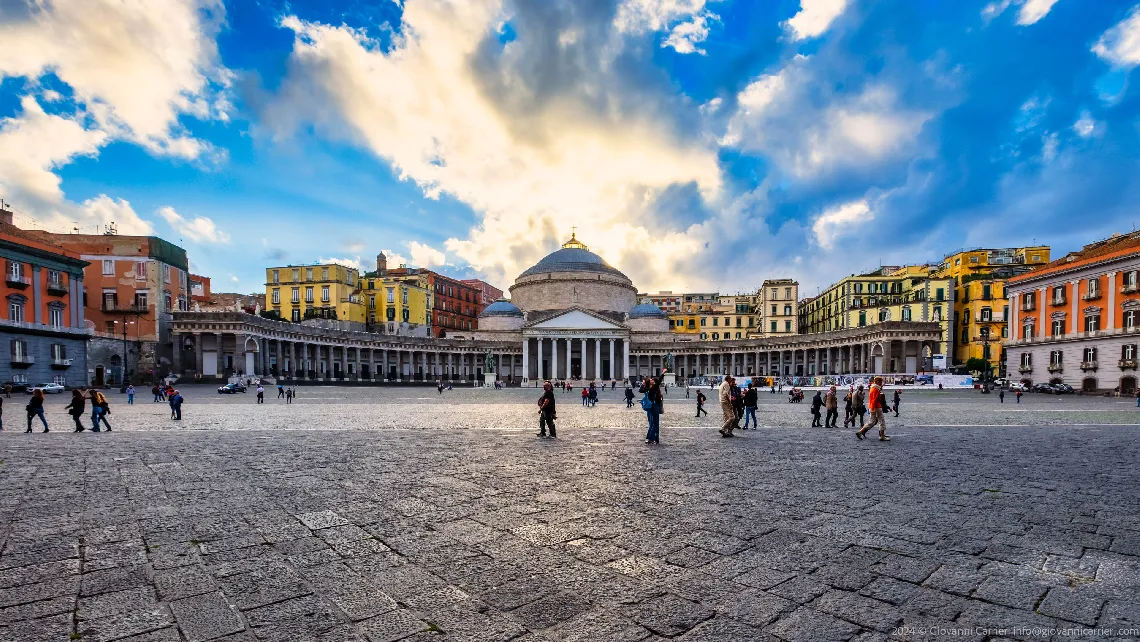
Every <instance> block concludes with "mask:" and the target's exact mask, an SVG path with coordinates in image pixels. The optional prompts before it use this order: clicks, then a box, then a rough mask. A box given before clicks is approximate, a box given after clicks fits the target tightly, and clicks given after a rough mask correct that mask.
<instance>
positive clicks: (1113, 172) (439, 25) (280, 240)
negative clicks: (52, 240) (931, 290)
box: [0, 0, 1140, 295]
mask: <svg viewBox="0 0 1140 642" xmlns="http://www.w3.org/2000/svg"><path fill="white" fill-rule="evenodd" d="M92 15H97V16H99V17H100V18H99V19H98V20H92V19H90V17H91V16H92ZM0 30H2V32H3V33H4V34H5V39H4V40H5V41H4V46H3V47H0V198H2V199H3V200H4V201H5V203H7V204H8V206H9V207H10V208H11V209H13V210H14V211H15V213H16V222H17V224H18V225H20V226H22V227H29V228H31V227H38V228H41V229H49V230H53V231H59V232H66V231H71V230H74V229H78V230H79V231H81V232H84V233H93V232H96V231H102V230H104V229H106V226H108V225H109V224H111V222H114V224H115V227H116V228H117V230H118V232H119V233H121V234H155V235H158V236H160V237H163V238H165V239H167V240H169V241H172V242H175V243H178V244H180V245H182V246H183V247H185V248H186V250H187V253H188V255H189V257H190V261H191V268H192V270H193V271H195V272H197V273H199V274H203V275H205V276H209V277H211V279H212V282H213V289H214V290H215V291H238V292H257V291H263V284H264V278H265V277H264V274H265V272H264V269H265V268H266V267H269V266H276V265H285V264H295V263H309V262H315V261H330V260H335V261H338V262H344V263H347V264H350V265H358V266H359V267H361V268H362V269H365V268H371V267H372V266H374V264H375V256H376V254H377V252H380V251H383V252H384V253H385V254H386V255H387V256H388V257H389V265H390V266H391V265H397V264H401V263H404V264H408V265H413V266H418V267H428V268H432V269H436V270H439V271H441V272H444V273H447V274H452V275H455V276H459V277H463V278H471V277H474V278H483V279H486V280H487V281H489V282H491V283H493V284H495V285H498V286H500V287H504V288H505V287H506V286H508V285H510V284H511V283H512V282H513V280H514V278H515V277H516V276H517V275H518V274H519V273H520V272H521V271H523V270H525V269H526V268H527V267H529V266H530V265H532V264H534V263H535V262H537V261H538V260H539V259H540V258H541V257H542V256H544V255H545V254H547V253H549V252H551V251H553V250H555V249H557V248H558V246H559V245H560V244H561V243H562V242H564V241H565V240H567V239H568V238H569V236H570V234H571V229H572V228H576V231H577V235H578V238H579V239H580V240H581V241H583V242H584V243H586V244H587V245H588V246H589V247H590V249H591V250H593V251H595V252H597V253H598V254H600V255H601V256H602V257H603V258H605V259H606V260H607V261H608V262H609V263H611V264H612V265H614V266H616V267H618V268H620V269H621V270H623V271H624V272H625V273H626V274H628V275H629V276H630V277H631V278H632V279H633V281H634V283H635V284H636V285H637V286H638V287H639V288H640V289H641V290H642V291H656V290H661V289H665V290H673V291H685V290H700V291H707V290H720V291H722V292H744V291H749V290H755V288H756V287H757V286H758V285H759V284H760V282H761V281H762V280H763V279H766V278H787V277H791V278H796V279H799V280H800V282H801V293H802V294H804V295H811V294H814V293H815V292H816V291H817V289H819V288H822V287H826V286H827V285H828V284H829V283H832V282H834V281H836V280H838V279H840V278H842V277H844V276H847V275H849V274H853V273H859V272H865V271H868V270H872V269H875V268H876V267H878V266H880V265H901V264H908V263H922V262H936V261H939V260H940V259H941V258H942V257H943V256H945V255H946V254H949V253H952V252H954V251H956V250H959V249H962V248H967V247H1011V246H1018V245H1027V244H1049V245H1052V246H1053V247H1054V256H1060V255H1062V254H1064V253H1065V252H1069V251H1073V250H1076V249H1079V248H1080V247H1081V246H1082V245H1084V244H1086V243H1090V242H1092V241H1095V240H1098V239H1102V238H1105V237H1108V236H1110V235H1112V234H1114V233H1121V232H1128V231H1131V230H1133V229H1135V227H1136V225H1137V223H1140V209H1138V208H1140V181H1137V180H1136V177H1137V176H1140V109H1138V104H1140V102H1138V101H1140V76H1136V75H1134V73H1133V72H1134V70H1135V68H1136V67H1137V65H1140V4H1137V0H1097V1H1096V2H1088V1H1085V0H993V1H986V2H973V1H970V0H962V1H960V2H945V1H943V0H880V1H874V0H763V1H756V0H738V1H732V0H402V1H394V0H290V1H286V0H232V1H222V0H145V1H140V0H0Z"/></svg>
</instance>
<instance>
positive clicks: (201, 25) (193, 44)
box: [0, 0, 228, 158]
mask: <svg viewBox="0 0 1140 642" xmlns="http://www.w3.org/2000/svg"><path fill="white" fill-rule="evenodd" d="M7 4H11V3H7ZM17 4H19V3H17ZM223 16H224V7H223V5H222V2H221V0H147V1H146V2H123V1H122V0H40V1H37V2H29V3H28V6H27V8H26V10H19V9H12V10H5V9H4V6H3V5H0V28H2V29H3V33H4V46H3V47H2V48H0V78H2V77H5V76H8V77H20V76H23V77H26V78H28V79H31V80H33V81H35V80H38V79H39V78H41V77H42V76H45V75H53V76H55V77H56V78H58V79H59V80H60V81H61V82H63V83H65V84H66V85H67V86H68V87H69V88H70V89H71V91H72V92H73V93H74V99H75V102H76V103H78V104H79V105H80V106H81V107H82V108H83V109H85V110H86V112H87V113H88V114H90V116H91V117H93V118H94V120H95V121H96V122H97V123H98V125H99V128H100V129H102V130H103V131H105V132H107V133H108V134H111V135H113V136H114V137H116V138H125V139H128V140H131V141H134V142H136V143H138V144H140V145H143V146H144V147H146V148H147V149H148V150H150V151H151V152H153V153H158V154H169V155H173V156H180V157H184V158H197V157H198V156H199V155H200V154H201V153H202V152H203V150H204V149H206V146H205V144H204V143H201V142H200V141H197V140H194V139H193V138H190V137H188V136H187V135H185V134H184V133H181V131H180V127H179V126H178V118H179V116H180V115H182V114H189V115H193V116H195V117H198V118H225V112H224V109H225V107H226V105H225V103H224V101H220V100H219V99H218V96H217V95H216V89H217V87H218V86H219V85H222V84H224V83H226V82H227V79H228V78H227V73H226V72H225V71H224V70H223V69H222V68H221V67H220V65H219V63H218V61H217V48H216V46H215V44H214V35H215V34H216V32H217V31H218V29H219V28H220V25H221V22H222V18H223ZM58 96H59V93H58V92H54V93H53V94H52V95H51V97H50V98H48V99H49V100H55V99H57V97H58Z"/></svg>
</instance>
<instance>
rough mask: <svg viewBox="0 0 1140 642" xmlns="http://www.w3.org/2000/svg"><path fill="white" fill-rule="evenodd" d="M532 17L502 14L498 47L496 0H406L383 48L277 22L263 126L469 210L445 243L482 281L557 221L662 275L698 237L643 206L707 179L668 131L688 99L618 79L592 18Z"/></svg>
mask: <svg viewBox="0 0 1140 642" xmlns="http://www.w3.org/2000/svg"><path fill="white" fill-rule="evenodd" d="M692 6H695V5H692ZM536 11H538V9H536V8H534V7H531V6H530V5H520V6H519V7H516V8H515V9H514V10H513V12H512V13H511V14H510V16H511V17H510V19H511V20H512V22H513V23H515V24H516V25H517V27H516V32H517V33H518V39H517V40H514V41H512V42H509V43H507V44H506V45H503V44H502V43H500V42H499V38H498V25H499V24H501V22H502V20H503V18H504V16H503V11H502V8H501V7H500V6H499V4H498V3H497V2H493V1H491V0H481V1H471V2H455V3H440V2H425V1H409V2H408V3H407V5H406V8H405V11H404V16H403V27H402V28H403V32H402V33H401V34H400V36H399V37H398V38H396V40H395V42H394V44H393V46H392V47H391V48H390V49H385V48H382V47H381V46H379V44H378V43H375V42H372V41H370V40H368V39H366V38H365V37H364V36H363V35H362V34H361V33H359V32H357V31H354V30H352V29H350V28H347V27H332V26H327V25H320V24H313V23H308V22H304V21H302V20H299V19H297V18H295V17H288V18H286V19H284V20H283V22H282V24H283V25H285V26H286V27H288V28H290V29H292V30H293V31H294V32H295V33H296V40H295V42H294V51H293V55H292V57H291V59H290V73H289V76H288V78H287V79H286V81H285V82H284V84H283V86H282V89H281V92H280V95H279V100H277V101H276V102H275V103H274V104H273V105H272V106H271V107H270V109H269V110H268V112H267V114H266V122H267V123H269V124H270V125H271V126H273V127H274V128H275V130H276V131H278V132H280V133H282V134H287V133H289V132H292V131H294V130H296V129H297V128H299V127H305V126H307V125H313V126H315V128H316V130H317V131H318V132H320V133H323V134H325V135H329V136H333V137H336V138H339V139H342V140H349V141H352V142H354V143H358V144H361V145H364V146H365V147H367V148H368V149H370V150H371V151H372V152H374V153H375V154H376V155H378V156H380V157H381V158H384V159H385V160H387V161H388V162H390V163H391V164H392V166H393V167H394V168H395V170H396V172H397V173H398V175H399V176H400V177H401V178H403V179H406V180H412V181H415V182H416V184H418V185H419V186H420V187H421V188H422V189H423V191H424V193H425V195H427V196H428V197H432V198H435V197H438V196H440V195H441V194H443V193H447V194H449V195H452V196H454V197H455V198H457V199H459V200H460V201H462V202H464V203H466V204H468V205H469V206H471V207H472V208H473V209H474V210H475V211H476V212H477V213H478V214H479V215H480V216H481V219H482V220H481V222H480V223H479V224H478V225H477V226H476V227H475V228H474V229H472V230H471V231H470V233H469V235H468V236H467V238H458V237H456V238H451V239H449V240H448V241H447V242H446V244H445V245H446V249H447V251H448V252H449V253H451V254H453V255H455V256H457V257H458V258H460V259H462V260H464V261H466V262H468V263H469V264H470V265H471V266H472V267H474V268H475V269H477V270H480V271H482V272H483V273H484V274H486V275H487V276H488V277H490V278H491V279H492V280H494V281H496V282H498V283H505V282H506V280H507V279H508V278H514V276H515V275H517V274H518V273H519V272H520V271H522V270H523V269H525V268H527V267H529V266H530V265H531V264H533V263H534V262H535V261H537V260H538V259H539V258H541V256H542V255H543V254H545V253H546V252H549V251H550V250H552V249H554V248H556V247H557V244H558V243H559V242H560V241H563V240H565V239H566V238H568V237H569V236H570V234H569V232H570V229H569V228H570V227H571V226H572V225H579V226H580V227H581V232H582V234H581V235H582V236H583V237H584V240H586V241H587V242H588V243H589V244H590V245H591V247H592V249H595V250H597V251H599V252H600V253H601V254H602V255H604V256H606V257H607V259H609V260H610V261H611V262H614V263H615V264H617V265H618V266H619V267H622V268H623V269H628V270H629V272H630V275H631V277H634V278H636V279H637V281H638V283H639V284H641V285H644V286H646V287H653V286H654V285H656V284H658V283H661V284H664V283H674V282H675V276H674V275H669V276H668V277H664V276H663V275H661V274H660V273H659V271H658V270H656V269H655V268H654V267H653V265H652V263H653V260H655V257H659V256H670V257H672V258H673V259H674V260H677V261H683V260H684V259H685V258H686V257H691V256H693V254H694V252H695V251H696V250H698V249H699V247H700V241H699V240H697V239H692V238H689V237H687V236H686V235H685V233H684V231H683V230H676V231H674V230H669V229H663V228H662V227H661V226H660V225H658V224H657V223H658V222H657V221H656V220H655V212H654V209H653V208H652V207H650V206H651V205H652V203H653V201H654V199H655V198H658V197H659V196H660V195H661V194H662V193H663V192H664V191H665V190H667V189H669V188H670V187H673V186H679V185H694V186H696V188H697V189H699V190H700V192H701V193H702V194H704V195H705V196H706V197H711V196H713V195H714V194H716V193H717V192H718V190H719V188H720V185H721V182H720V181H721V177H720V170H719V167H718V163H717V154H716V149H715V147H714V146H713V145H712V144H711V141H709V140H702V139H700V138H697V137H692V136H685V135H683V132H684V128H683V127H682V126H681V118H682V115H683V114H687V115H689V116H694V115H696V114H697V110H696V106H694V105H685V104H684V103H678V101H677V100H676V99H675V98H673V97H671V96H670V95H669V93H667V92H670V91H672V89H671V87H670V86H669V84H668V83H665V82H661V83H659V84H658V83H647V81H646V80H645V79H644V78H642V77H641V76H638V75H631V76H629V77H625V76H623V75H622V74H623V73H626V70H628V65H619V64H615V57H616V56H620V55H622V54H621V51H622V50H621V40H620V38H621V37H622V36H621V34H620V33H616V32H615V29H614V28H613V26H612V25H611V24H609V21H610V18H609V17H608V16H605V15H599V16H596V17H593V18H590V17H589V16H587V18H586V19H595V20H597V22H595V23H590V24H581V22H580V21H581V20H582V19H583V18H582V17H581V16H578V15H577V14H576V13H575V12H574V11H573V10H572V8H570V4H567V3H563V4H555V3H549V4H547V3H544V4H543V5H542V14H541V15H534V14H532V13H528V12H536ZM575 19H577V20H579V22H575V21H574V20H575ZM568 32H572V33H573V34H574V36H573V37H565V35H566V33H568ZM554 43H558V44H557V45H554ZM630 73H632V72H630ZM670 110H675V111H670ZM416 258H417V257H415V256H413V260H415V259H416Z"/></svg>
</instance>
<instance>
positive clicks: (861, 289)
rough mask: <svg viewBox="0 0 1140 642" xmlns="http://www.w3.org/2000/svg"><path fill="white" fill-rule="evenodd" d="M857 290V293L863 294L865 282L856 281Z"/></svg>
mask: <svg viewBox="0 0 1140 642" xmlns="http://www.w3.org/2000/svg"><path fill="white" fill-rule="evenodd" d="M855 292H856V293H857V294H861V293H862V292H863V284H862V283H856V284H855Z"/></svg>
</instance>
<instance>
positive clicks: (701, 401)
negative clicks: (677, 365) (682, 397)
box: [697, 390, 709, 417]
mask: <svg viewBox="0 0 1140 642" xmlns="http://www.w3.org/2000/svg"><path fill="white" fill-rule="evenodd" d="M706 399H708V397H706V396H705V393H703V392H701V391H700V390H698V391H697V416H698V417H700V416H701V413H702V412H703V413H705V416H706V417H707V416H709V411H707V410H705V400H706Z"/></svg>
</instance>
